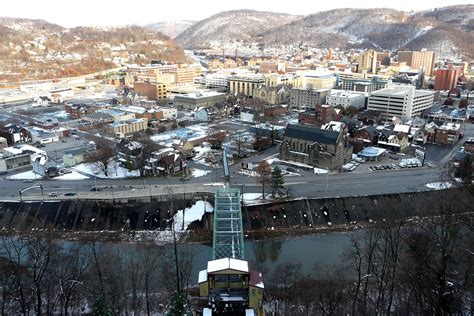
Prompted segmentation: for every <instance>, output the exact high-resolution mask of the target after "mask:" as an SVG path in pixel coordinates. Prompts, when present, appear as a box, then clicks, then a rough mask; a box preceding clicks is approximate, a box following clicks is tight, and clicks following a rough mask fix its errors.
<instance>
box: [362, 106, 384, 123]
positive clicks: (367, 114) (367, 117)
mask: <svg viewBox="0 0 474 316" xmlns="http://www.w3.org/2000/svg"><path fill="white" fill-rule="evenodd" d="M357 119H358V120H359V121H360V122H362V124H364V125H375V124H376V123H379V122H380V121H381V119H382V115H381V114H380V112H377V111H369V110H367V111H362V112H359V113H357Z"/></svg>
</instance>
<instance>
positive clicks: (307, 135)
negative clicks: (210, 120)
mask: <svg viewBox="0 0 474 316" xmlns="http://www.w3.org/2000/svg"><path fill="white" fill-rule="evenodd" d="M284 136H285V137H292V138H298V139H304V140H308V141H312V142H319V143H323V144H335V143H336V142H337V139H338V138H339V132H335V131H330V130H324V129H320V128H314V127H309V126H302V125H293V124H288V125H287V126H286V130H285V134H284Z"/></svg>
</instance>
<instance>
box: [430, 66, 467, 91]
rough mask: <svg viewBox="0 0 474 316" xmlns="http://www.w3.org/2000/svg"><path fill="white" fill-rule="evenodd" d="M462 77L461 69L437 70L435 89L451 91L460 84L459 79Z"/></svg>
mask: <svg viewBox="0 0 474 316" xmlns="http://www.w3.org/2000/svg"><path fill="white" fill-rule="evenodd" d="M459 76H461V68H460V67H450V68H440V69H436V73H435V86H434V89H435V90H437V91H439V90H451V89H453V88H455V87H456V85H457V84H458V78H459Z"/></svg>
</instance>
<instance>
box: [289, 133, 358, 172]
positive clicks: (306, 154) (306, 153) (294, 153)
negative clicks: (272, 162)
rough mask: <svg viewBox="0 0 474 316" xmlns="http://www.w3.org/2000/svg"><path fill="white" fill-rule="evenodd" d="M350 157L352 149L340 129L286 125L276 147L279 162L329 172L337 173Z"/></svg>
mask: <svg viewBox="0 0 474 316" xmlns="http://www.w3.org/2000/svg"><path fill="white" fill-rule="evenodd" d="M351 156H352V147H351V146H349V143H348V139H347V135H346V134H345V130H344V129H340V131H339V132H338V131H334V130H325V129H321V128H316V127H310V126H303V125H293V124H288V125H287V126H286V129H285V133H284V135H283V141H282V143H281V146H280V159H281V160H288V161H295V162H299V163H304V164H307V165H310V166H313V167H317V168H323V169H329V170H340V169H341V168H342V165H344V164H345V163H346V162H347V161H350V160H351Z"/></svg>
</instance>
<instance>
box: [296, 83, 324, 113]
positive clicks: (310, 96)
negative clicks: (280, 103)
mask: <svg viewBox="0 0 474 316" xmlns="http://www.w3.org/2000/svg"><path fill="white" fill-rule="evenodd" d="M329 92H330V90H329V89H317V90H315V89H304V88H293V89H291V90H290V106H291V107H297V108H314V107H315V106H316V105H317V104H319V105H321V104H325V103H326V96H327V95H328V94H329Z"/></svg>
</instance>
